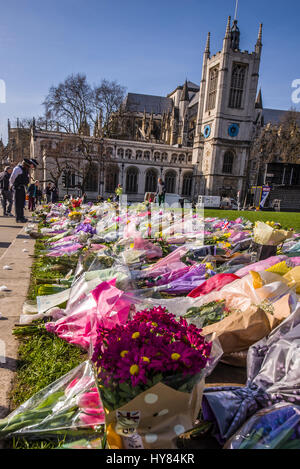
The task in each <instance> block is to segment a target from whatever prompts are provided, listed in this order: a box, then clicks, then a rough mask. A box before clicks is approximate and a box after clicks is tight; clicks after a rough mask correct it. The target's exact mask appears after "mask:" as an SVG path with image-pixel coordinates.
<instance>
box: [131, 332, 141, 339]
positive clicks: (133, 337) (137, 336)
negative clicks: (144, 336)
mask: <svg viewBox="0 0 300 469" xmlns="http://www.w3.org/2000/svg"><path fill="white" fill-rule="evenodd" d="M131 337H132V339H138V338H139V337H140V333H139V332H134V333H133V334H132V336H131Z"/></svg>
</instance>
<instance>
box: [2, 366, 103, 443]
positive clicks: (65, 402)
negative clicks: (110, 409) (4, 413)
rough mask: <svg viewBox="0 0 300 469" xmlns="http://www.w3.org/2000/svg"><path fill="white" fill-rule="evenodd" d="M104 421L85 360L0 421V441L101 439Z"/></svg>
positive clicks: (95, 388)
mask: <svg viewBox="0 0 300 469" xmlns="http://www.w3.org/2000/svg"><path fill="white" fill-rule="evenodd" d="M104 422H105V416H104V410H103V408H102V405H101V401H100V398H99V393H98V390H97V387H96V384H95V378H94V373H93V368H92V366H91V364H90V362H89V361H86V362H84V363H82V364H81V365H79V366H78V367H77V368H75V369H74V370H72V371H70V372H69V373H67V374H66V375H64V376H63V377H62V378H59V379H58V380H57V381H55V382H54V383H52V384H50V385H49V386H47V387H46V388H44V389H42V390H41V391H39V392H38V393H37V394H35V395H34V396H32V397H31V398H30V399H29V400H28V401H26V402H25V403H24V404H22V405H21V406H20V407H19V408H18V409H16V410H15V411H14V412H13V413H11V414H10V415H9V416H8V417H6V418H5V419H3V420H0V438H5V437H6V438H11V437H13V436H19V437H26V438H34V439H36V438H42V439H43V438H54V439H56V438H57V437H60V438H61V437H66V439H67V440H72V439H73V438H75V439H78V437H84V438H91V437H92V438H94V439H95V438H96V437H97V436H98V438H102V437H103V430H104V426H103V425H104Z"/></svg>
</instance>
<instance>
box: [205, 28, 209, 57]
mask: <svg viewBox="0 0 300 469" xmlns="http://www.w3.org/2000/svg"><path fill="white" fill-rule="evenodd" d="M205 53H206V54H208V55H210V33H207V39H206V47H205Z"/></svg>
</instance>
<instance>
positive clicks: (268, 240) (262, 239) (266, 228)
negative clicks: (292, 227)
mask: <svg viewBox="0 0 300 469" xmlns="http://www.w3.org/2000/svg"><path fill="white" fill-rule="evenodd" d="M293 234H294V233H293V232H292V231H285V230H281V229H278V228H277V226H276V225H275V224H273V225H272V224H271V223H268V224H267V223H263V222H261V221H258V222H256V223H255V226H254V230H253V235H254V241H255V243H256V244H260V245H264V246H278V245H279V244H281V243H283V242H284V241H285V240H286V239H288V238H291V237H292V236H293Z"/></svg>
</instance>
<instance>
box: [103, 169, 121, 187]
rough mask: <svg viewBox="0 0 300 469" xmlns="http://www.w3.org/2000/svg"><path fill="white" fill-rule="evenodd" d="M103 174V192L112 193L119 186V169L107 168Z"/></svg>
mask: <svg viewBox="0 0 300 469" xmlns="http://www.w3.org/2000/svg"><path fill="white" fill-rule="evenodd" d="M105 173H106V174H105V192H114V191H115V189H116V187H117V186H118V184H119V168H118V166H108V167H107V168H106V171H105Z"/></svg>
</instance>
